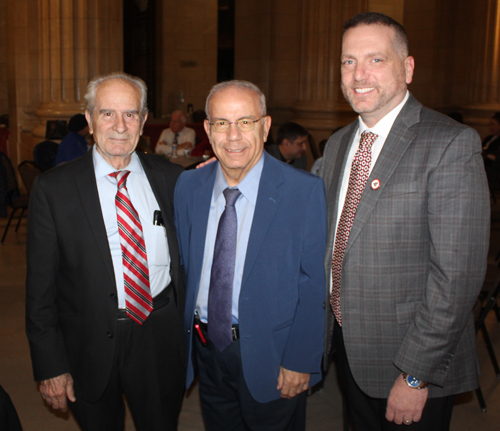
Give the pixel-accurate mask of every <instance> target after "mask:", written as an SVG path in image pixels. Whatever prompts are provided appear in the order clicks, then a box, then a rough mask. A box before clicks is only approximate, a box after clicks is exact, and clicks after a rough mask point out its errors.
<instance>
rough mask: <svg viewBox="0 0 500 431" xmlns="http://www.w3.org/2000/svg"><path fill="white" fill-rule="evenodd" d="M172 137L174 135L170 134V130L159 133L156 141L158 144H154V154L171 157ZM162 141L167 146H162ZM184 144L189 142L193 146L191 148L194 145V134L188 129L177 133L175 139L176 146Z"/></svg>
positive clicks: (185, 128)
mask: <svg viewBox="0 0 500 431" xmlns="http://www.w3.org/2000/svg"><path fill="white" fill-rule="evenodd" d="M174 136H175V133H174V132H172V130H170V129H165V130H163V132H161V135H160V139H158V143H157V144H156V147H155V153H156V154H164V155H166V156H169V155H171V154H172V143H173V142H174ZM162 141H163V142H166V143H167V144H166V145H165V144H163V143H162ZM185 142H191V144H193V148H194V146H195V145H196V133H195V131H194V130H193V129H191V128H189V127H184V129H182V130H181V131H180V132H179V136H178V137H177V145H180V144H184V143H185Z"/></svg>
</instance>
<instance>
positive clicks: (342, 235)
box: [330, 131, 378, 326]
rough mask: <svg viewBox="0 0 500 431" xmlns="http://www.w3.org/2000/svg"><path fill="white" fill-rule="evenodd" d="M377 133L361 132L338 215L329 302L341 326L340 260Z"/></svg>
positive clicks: (366, 176)
mask: <svg viewBox="0 0 500 431" xmlns="http://www.w3.org/2000/svg"><path fill="white" fill-rule="evenodd" d="M377 136H378V135H375V134H374V133H372V132H367V131H365V132H363V133H362V134H361V139H360V141H359V148H358V151H356V154H355V155H354V159H353V161H352V165H351V174H350V175H349V185H348V186H347V193H346V196H345V202H344V208H343V209H342V214H341V216H340V220H339V224H338V226H337V233H336V235H335V246H334V248H333V259H332V296H331V298H330V304H331V306H332V310H333V313H334V314H335V318H336V319H337V322H338V323H339V325H340V326H342V318H341V313H340V281H341V276H342V261H343V259H344V253H345V249H346V246H347V241H348V240H349V233H350V232H351V228H352V224H353V222H354V217H355V216H356V210H357V208H358V204H359V201H360V200H361V195H362V194H363V189H364V188H365V184H366V181H367V180H368V176H369V173H370V164H371V160H372V145H373V143H374V142H375V139H377Z"/></svg>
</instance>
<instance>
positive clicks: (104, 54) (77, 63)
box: [31, 0, 123, 138]
mask: <svg viewBox="0 0 500 431" xmlns="http://www.w3.org/2000/svg"><path fill="white" fill-rule="evenodd" d="M38 6H39V9H38V22H39V38H40V53H39V54H40V55H39V58H40V98H41V103H40V105H39V106H38V108H37V109H36V111H35V115H36V117H38V119H39V122H38V124H37V125H36V126H35V127H34V128H33V129H32V130H31V133H32V134H33V135H34V136H35V137H39V138H43V137H44V136H45V127H46V122H47V120H57V119H68V118H69V117H71V116H72V115H74V114H76V113H78V112H83V111H84V95H85V90H86V86H87V83H88V81H89V80H90V79H92V78H93V77H94V76H96V75H100V74H105V73H109V72H113V71H118V70H123V53H122V51H123V42H122V40H123V30H122V1H120V0H39V3H38Z"/></svg>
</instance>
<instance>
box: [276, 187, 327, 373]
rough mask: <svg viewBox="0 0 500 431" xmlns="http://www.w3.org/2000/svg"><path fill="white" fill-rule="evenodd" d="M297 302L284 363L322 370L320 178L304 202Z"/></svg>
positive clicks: (323, 217) (297, 368)
mask: <svg viewBox="0 0 500 431" xmlns="http://www.w3.org/2000/svg"><path fill="white" fill-rule="evenodd" d="M304 205H305V208H306V212H305V213H306V217H305V219H304V220H303V230H302V232H301V234H302V254H301V260H300V273H299V286H298V290H299V292H298V298H299V300H298V304H297V308H296V311H295V316H294V320H293V324H292V328H291V331H290V335H289V337H288V341H287V344H286V347H285V351H284V354H283V359H282V363H281V365H282V366H283V367H284V368H286V369H288V370H292V371H297V372H302V373H320V368H321V358H322V355H323V339H324V324H325V312H324V307H325V302H324V300H325V292H324V289H325V270H324V266H323V259H324V255H325V247H326V204H325V188H324V183H323V180H322V179H320V178H318V179H317V181H315V182H314V186H313V188H312V189H311V191H310V194H309V198H308V201H307V202H305V203H304Z"/></svg>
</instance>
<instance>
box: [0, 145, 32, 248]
mask: <svg viewBox="0 0 500 431" xmlns="http://www.w3.org/2000/svg"><path fill="white" fill-rule="evenodd" d="M0 163H1V169H0V175H1V176H2V178H1V180H0V183H3V184H5V186H6V190H5V196H4V203H5V204H6V205H7V206H10V207H11V208H12V211H11V213H10V216H9V219H8V221H7V225H6V226H5V230H4V232H3V235H2V240H1V241H0V243H2V244H3V241H4V240H5V236H6V235H7V231H8V230H9V226H10V223H11V222H12V219H13V218H14V215H15V214H16V213H17V212H18V211H21V213H20V214H19V219H18V221H17V225H16V230H15V231H16V232H17V231H18V229H19V225H20V224H21V219H22V217H23V215H24V212H25V211H26V210H27V209H28V200H29V197H28V195H23V196H21V195H20V194H19V187H18V185H17V179H16V173H15V171H14V168H13V167H12V163H11V161H10V159H9V158H8V157H7V156H6V155H5V154H4V153H2V152H0Z"/></svg>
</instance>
